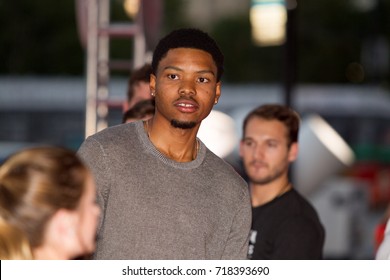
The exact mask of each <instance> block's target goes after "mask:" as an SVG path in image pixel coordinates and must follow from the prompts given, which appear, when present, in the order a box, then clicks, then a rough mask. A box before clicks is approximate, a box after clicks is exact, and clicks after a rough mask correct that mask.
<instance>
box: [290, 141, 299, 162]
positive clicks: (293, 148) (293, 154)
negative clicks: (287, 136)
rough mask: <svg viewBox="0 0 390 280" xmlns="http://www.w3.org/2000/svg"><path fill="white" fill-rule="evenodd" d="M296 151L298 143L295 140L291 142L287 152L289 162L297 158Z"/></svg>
mask: <svg viewBox="0 0 390 280" xmlns="http://www.w3.org/2000/svg"><path fill="white" fill-rule="evenodd" d="M298 151H299V146H298V143H297V142H294V143H292V144H291V146H290V149H289V152H288V160H289V162H293V161H295V160H296V159H297V157H298Z"/></svg>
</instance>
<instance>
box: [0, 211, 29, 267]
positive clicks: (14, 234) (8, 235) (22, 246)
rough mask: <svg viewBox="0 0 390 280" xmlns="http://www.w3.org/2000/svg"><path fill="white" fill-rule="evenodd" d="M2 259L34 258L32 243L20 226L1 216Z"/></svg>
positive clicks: (0, 256) (0, 239)
mask: <svg viewBox="0 0 390 280" xmlns="http://www.w3.org/2000/svg"><path fill="white" fill-rule="evenodd" d="M0 248H1V250H0V260H32V259H33V255H32V252H31V247H30V243H29V241H28V239H27V237H26V235H25V234H24V233H23V232H22V231H21V230H19V229H18V228H16V227H14V226H12V225H11V224H9V223H7V222H6V221H4V220H3V219H1V218H0Z"/></svg>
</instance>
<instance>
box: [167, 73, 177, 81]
mask: <svg viewBox="0 0 390 280" xmlns="http://www.w3.org/2000/svg"><path fill="white" fill-rule="evenodd" d="M168 78H169V79H171V80H176V79H177V78H178V77H177V75H176V74H168Z"/></svg>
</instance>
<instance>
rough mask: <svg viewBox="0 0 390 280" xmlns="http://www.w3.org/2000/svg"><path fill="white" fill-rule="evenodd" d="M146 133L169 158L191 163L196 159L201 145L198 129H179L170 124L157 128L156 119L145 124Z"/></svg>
mask: <svg viewBox="0 0 390 280" xmlns="http://www.w3.org/2000/svg"><path fill="white" fill-rule="evenodd" d="M144 128H145V131H146V132H147V134H148V137H149V139H150V141H151V142H152V143H153V145H154V146H155V147H156V148H157V149H158V150H159V151H160V152H161V153H162V154H164V155H165V156H167V157H168V158H170V159H172V160H174V161H177V162H189V161H192V160H194V159H195V158H196V156H197V154H198V151H199V146H200V144H199V143H198V141H197V140H196V132H197V130H198V128H193V129H179V128H174V127H172V126H171V125H170V124H169V125H165V126H161V125H159V126H156V125H155V123H154V119H151V120H148V121H146V122H145V123H144Z"/></svg>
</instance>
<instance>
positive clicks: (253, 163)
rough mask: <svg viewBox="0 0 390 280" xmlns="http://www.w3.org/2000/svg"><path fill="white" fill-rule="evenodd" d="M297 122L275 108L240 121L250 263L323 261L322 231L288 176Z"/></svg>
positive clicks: (286, 109) (290, 112)
mask: <svg viewBox="0 0 390 280" xmlns="http://www.w3.org/2000/svg"><path fill="white" fill-rule="evenodd" d="M299 122H300V118H299V116H298V114H297V113H296V112H294V111H293V110H292V109H290V108H289V107H286V106H283V105H277V104H266V105H263V106H260V107H258V108H256V109H254V110H253V111H251V112H250V113H249V114H248V115H247V116H246V118H245V119H244V123H243V136H242V140H241V142H240V156H241V158H242V161H243V165H244V169H245V173H246V175H247V178H248V181H249V187H250V193H251V200H252V229H251V236H250V244H249V251H248V258H249V259H321V258H322V249H323V245H324V237H325V233H324V228H323V226H322V224H321V222H320V220H319V218H318V215H317V213H316V211H315V209H314V208H313V207H312V206H311V204H310V203H309V202H308V201H307V200H306V199H305V198H304V197H303V196H301V195H300V194H299V193H298V192H297V191H296V190H295V189H294V188H293V185H292V183H291V182H290V180H289V177H288V169H289V165H290V164H291V163H292V162H293V161H294V160H295V159H296V157H297V155H298V130H299Z"/></svg>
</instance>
